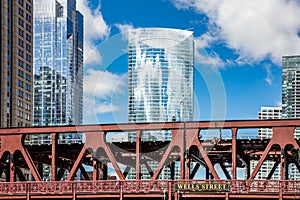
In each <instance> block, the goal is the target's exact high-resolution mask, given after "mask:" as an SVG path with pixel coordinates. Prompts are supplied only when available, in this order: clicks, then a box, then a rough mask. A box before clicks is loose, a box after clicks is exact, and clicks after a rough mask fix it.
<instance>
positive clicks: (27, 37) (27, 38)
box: [26, 34, 31, 42]
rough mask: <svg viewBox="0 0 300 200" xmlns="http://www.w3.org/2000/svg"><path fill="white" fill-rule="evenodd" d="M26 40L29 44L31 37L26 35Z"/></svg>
mask: <svg viewBox="0 0 300 200" xmlns="http://www.w3.org/2000/svg"><path fill="white" fill-rule="evenodd" d="M26 40H27V41H28V42H31V36H30V35H29V34H26Z"/></svg>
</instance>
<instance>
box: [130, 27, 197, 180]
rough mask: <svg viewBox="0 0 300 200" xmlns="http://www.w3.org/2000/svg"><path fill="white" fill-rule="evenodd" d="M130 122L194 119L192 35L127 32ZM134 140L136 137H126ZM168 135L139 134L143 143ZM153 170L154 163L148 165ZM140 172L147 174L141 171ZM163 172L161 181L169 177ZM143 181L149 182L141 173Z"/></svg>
mask: <svg viewBox="0 0 300 200" xmlns="http://www.w3.org/2000/svg"><path fill="white" fill-rule="evenodd" d="M128 45H129V49H128V50H129V69H128V74H129V75H128V76H129V77H128V79H129V83H128V84H129V85H128V109H129V111H128V120H129V122H166V121H190V120H192V119H193V101H194V98H193V87H194V41H193V32H192V31H187V30H178V29H168V28H141V29H134V30H131V31H130V32H129V44H128ZM128 137H129V140H135V133H129V135H128ZM170 138H171V134H170V132H167V131H156V132H153V131H148V132H143V133H142V137H141V139H142V140H144V141H145V140H155V141H159V140H170ZM151 165H152V166H151V167H152V168H155V167H157V166H156V165H157V163H152V164H151ZM141 171H142V172H143V171H146V169H144V168H143V166H142V169H141ZM167 173H168V172H163V173H162V177H161V178H164V177H166V176H168V174H167ZM142 178H149V177H148V176H147V175H145V174H143V173H142Z"/></svg>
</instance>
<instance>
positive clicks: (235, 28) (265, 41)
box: [173, 0, 300, 65]
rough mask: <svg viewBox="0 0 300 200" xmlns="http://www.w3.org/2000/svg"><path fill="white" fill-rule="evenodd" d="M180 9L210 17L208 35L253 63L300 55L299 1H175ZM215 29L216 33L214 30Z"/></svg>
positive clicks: (279, 60) (279, 61) (278, 61)
mask: <svg viewBox="0 0 300 200" xmlns="http://www.w3.org/2000/svg"><path fill="white" fill-rule="evenodd" d="M173 3H174V5H175V6H176V7H177V8H178V9H189V8H192V9H195V11H196V12H199V13H203V14H205V15H206V16H207V17H208V18H209V24H208V31H209V33H206V34H207V35H209V34H211V35H212V36H214V37H216V39H217V40H221V41H223V42H224V43H225V44H226V45H227V47H229V48H231V49H233V50H234V51H235V52H236V53H237V54H238V55H239V58H238V59H237V62H241V63H245V62H248V63H252V62H257V61H258V62H259V61H261V60H263V59H265V58H270V59H271V60H272V61H273V62H274V63H276V64H278V65H280V64H281V57H282V56H283V55H289V54H300V38H299V35H298V34H299V32H300V20H299V13H300V3H299V1H286V0H251V1H241V0H201V1H198V0H173ZM212 31H214V33H212Z"/></svg>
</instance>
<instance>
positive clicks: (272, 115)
mask: <svg viewBox="0 0 300 200" xmlns="http://www.w3.org/2000/svg"><path fill="white" fill-rule="evenodd" d="M281 115H282V108H281V107H261V109H260V112H259V113H258V119H260V120H265V119H281ZM272 135H273V131H272V129H271V128H259V129H258V138H259V139H270V138H271V137H272ZM257 162H258V161H251V163H250V165H251V170H250V171H251V172H252V171H253V170H254V167H255V166H256V164H257ZM274 164H275V161H273V160H267V161H265V162H264V163H263V164H262V166H261V168H260V170H259V171H258V173H257V175H256V177H255V178H256V179H266V178H267V177H268V175H269V173H270V171H271V170H272V167H273V166H274ZM279 178H280V171H279V167H277V169H276V170H275V172H274V174H273V176H272V177H271V179H279Z"/></svg>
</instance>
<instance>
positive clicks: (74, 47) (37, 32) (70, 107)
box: [34, 0, 83, 126]
mask: <svg viewBox="0 0 300 200" xmlns="http://www.w3.org/2000/svg"><path fill="white" fill-rule="evenodd" d="M82 107H83V16H82V15H81V14H80V13H79V12H78V11H76V1H75V0H47V1H44V0H35V2H34V125H36V126H51V125H68V124H81V123H82V121H83V114H82V113H83V112H82V111H83V108H82Z"/></svg>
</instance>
